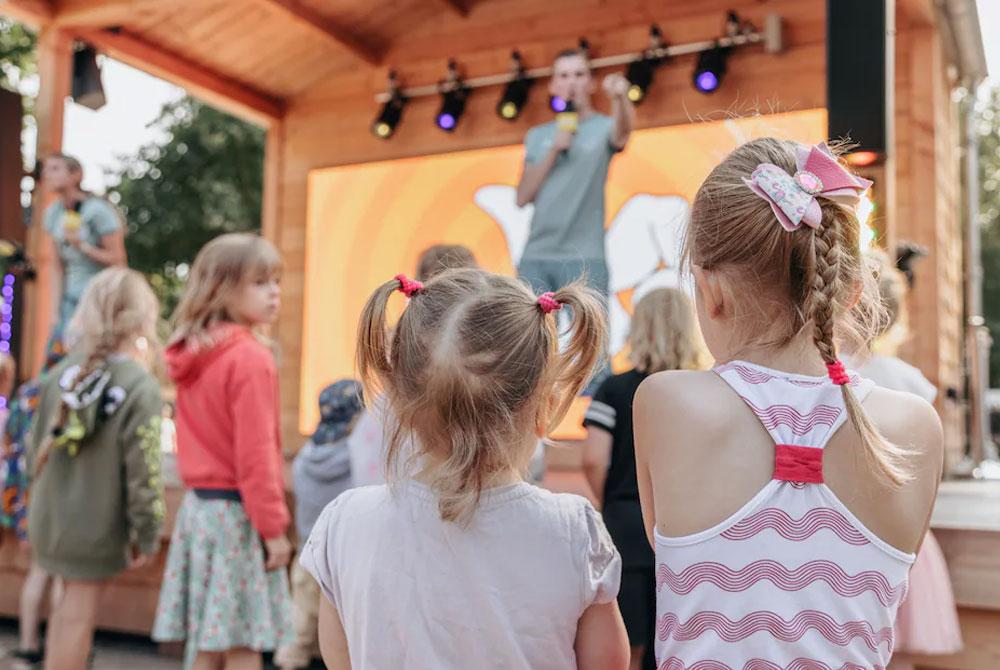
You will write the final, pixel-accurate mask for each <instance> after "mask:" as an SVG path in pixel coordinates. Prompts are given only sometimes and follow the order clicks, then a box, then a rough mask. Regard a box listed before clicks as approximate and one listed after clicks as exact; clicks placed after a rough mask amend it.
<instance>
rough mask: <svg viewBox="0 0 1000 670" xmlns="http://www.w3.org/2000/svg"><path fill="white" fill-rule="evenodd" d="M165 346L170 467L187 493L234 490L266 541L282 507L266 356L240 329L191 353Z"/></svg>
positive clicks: (281, 525) (280, 522)
mask: <svg viewBox="0 0 1000 670" xmlns="http://www.w3.org/2000/svg"><path fill="white" fill-rule="evenodd" d="M185 344H186V343H185V342H178V343H176V344H174V345H172V346H171V347H170V348H169V349H167V356H166V358H167V366H168V368H169V371H170V377H171V379H173V380H174V383H175V384H176V385H177V467H178V469H179V471H180V475H181V479H183V480H184V485H185V486H187V487H188V488H205V489H230V490H239V492H240V495H241V497H242V498H243V508H244V509H245V510H246V513H247V516H248V517H250V522H251V523H252V524H253V526H254V528H256V529H257V531H258V532H259V533H260V534H261V535H262V536H263V537H264V538H265V539H272V538H275V537H278V536H279V535H283V534H284V533H285V531H286V529H287V528H288V522H289V514H288V508H287V507H286V505H285V490H284V480H283V475H282V471H283V469H282V457H281V438H280V436H279V432H278V431H279V429H278V374H277V367H276V366H275V363H274V356H273V355H272V354H271V352H270V351H269V350H268V349H267V347H265V346H264V345H263V344H261V343H260V342H259V341H257V338H256V337H254V335H253V333H251V332H250V330H249V329H247V328H244V327H241V326H231V327H227V328H226V329H225V330H220V342H219V343H218V344H216V345H215V346H213V347H210V348H207V349H200V350H197V351H192V350H190V349H188V348H187V347H186V346H185Z"/></svg>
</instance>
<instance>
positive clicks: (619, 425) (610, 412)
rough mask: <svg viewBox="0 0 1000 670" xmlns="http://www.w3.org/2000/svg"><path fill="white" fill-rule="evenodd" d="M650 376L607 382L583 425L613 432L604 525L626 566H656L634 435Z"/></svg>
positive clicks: (636, 374) (636, 375) (631, 372)
mask: <svg viewBox="0 0 1000 670" xmlns="http://www.w3.org/2000/svg"><path fill="white" fill-rule="evenodd" d="M647 376H648V375H646V374H645V373H643V372H639V371H637V370H629V371H628V372H624V373H622V374H620V375H612V376H611V377H608V378H607V379H605V380H604V383H602V384H601V385H600V387H598V389H597V393H595V394H594V397H593V399H592V400H591V403H590V407H588V408H587V413H586V414H585V415H584V419H583V425H584V426H587V427H588V428H589V427H596V428H600V429H601V430H605V431H607V432H608V433H611V462H610V464H609V466H608V477H607V479H606V480H605V482H604V503H603V507H602V512H603V514H604V522H605V525H606V526H607V527H608V531H609V532H610V533H611V538H612V539H613V540H614V542H615V545H616V546H617V547H618V551H619V552H621V555H622V561H623V564H624V567H626V568H629V567H641V566H646V565H647V564H648V565H652V563H653V552H652V550H651V549H650V548H649V542H648V540H647V539H646V531H645V529H644V527H643V524H642V510H641V508H640V506H639V483H638V481H636V474H635V443H634V441H633V434H632V399H633V398H634V396H635V392H636V390H637V389H638V388H639V384H641V383H642V380H644V379H645V378H646V377H647Z"/></svg>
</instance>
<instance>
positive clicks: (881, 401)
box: [634, 138, 942, 670]
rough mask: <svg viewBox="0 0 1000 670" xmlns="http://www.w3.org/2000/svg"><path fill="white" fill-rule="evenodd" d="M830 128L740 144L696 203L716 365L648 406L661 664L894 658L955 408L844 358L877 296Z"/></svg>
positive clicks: (694, 218) (642, 457)
mask: <svg viewBox="0 0 1000 670" xmlns="http://www.w3.org/2000/svg"><path fill="white" fill-rule="evenodd" d="M869 186H870V182H868V181H867V180H864V179H861V178H859V177H856V176H855V175H853V174H851V173H850V172H849V171H848V170H846V169H845V168H844V167H843V166H842V164H841V163H840V162H839V161H838V159H837V158H836V157H835V155H834V153H833V152H832V151H831V150H830V148H829V147H828V146H827V145H826V144H819V145H817V146H813V147H809V146H803V145H800V144H796V143H793V142H787V141H782V140H777V139H772V138H764V139H758V140H754V141H751V142H748V143H747V144H744V145H743V146H741V147H739V148H738V149H736V150H735V151H734V152H733V153H731V154H730V155H729V156H728V157H726V158H725V160H723V162H722V163H721V164H720V165H718V166H717V167H716V168H715V169H714V170H712V172H711V173H710V174H709V176H708V178H707V179H706V180H705V182H704V183H703V184H702V186H701V188H700V189H699V191H698V193H697V195H696V197H695V200H694V203H693V205H692V209H691V222H690V227H689V229H688V231H687V234H686V254H685V255H686V259H687V261H688V263H689V265H690V267H691V270H692V271H693V275H694V280H695V284H696V302H697V312H698V319H699V322H700V324H701V329H702V332H703V334H704V336H705V341H706V344H707V345H708V347H709V349H710V350H711V352H712V354H713V355H714V357H715V359H716V361H717V362H718V365H717V366H716V367H715V368H714V370H712V371H708V372H701V371H686V370H679V371H670V372H662V373H659V374H656V375H652V376H650V377H649V378H648V379H646V380H645V381H644V382H643V384H642V385H641V386H640V388H639V390H638V392H637V394H636V397H635V406H634V415H635V442H636V460H637V472H638V480H639V493H640V497H641V499H642V506H643V515H644V517H645V523H646V529H647V533H648V535H649V539H650V543H651V544H652V545H653V547H654V550H655V555H656V563H655V578H656V589H657V619H656V640H655V649H656V652H657V664H658V667H661V668H670V669H671V670H683V669H685V668H691V667H692V666H698V667H701V665H703V664H704V665H711V667H732V668H743V667H751V666H752V667H754V668H758V667H759V668H770V669H776V668H780V669H782V670H784V669H786V668H802V667H810V668H813V667H815V668H834V669H841V670H843V669H847V668H850V669H857V668H884V667H885V666H886V665H887V664H888V662H889V659H890V657H891V656H892V650H893V646H894V642H895V640H894V635H895V633H894V630H893V622H894V620H895V617H896V612H897V608H898V607H899V603H900V601H901V600H902V598H903V597H904V596H905V594H906V591H907V579H908V573H909V570H910V566H911V565H912V564H913V561H914V556H915V553H916V551H917V550H918V549H919V547H920V544H921V542H922V540H923V537H924V534H925V532H926V530H927V526H928V521H929V518H930V512H931V507H932V505H933V501H934V497H935V495H936V491H937V485H938V480H939V475H940V472H941V464H942V434H941V424H940V422H939V421H938V418H937V415H936V413H935V412H934V409H933V408H932V407H931V406H930V405H929V404H928V403H927V402H926V401H925V400H923V399H921V398H918V397H916V396H913V395H910V394H906V393H900V392H896V391H890V390H888V389H883V388H877V387H875V384H874V383H872V382H871V381H868V380H866V379H863V378H862V377H860V376H859V375H857V374H854V373H852V372H850V371H848V370H846V369H845V367H844V364H843V363H842V362H841V360H840V353H839V351H840V347H839V345H840V344H842V343H850V350H856V349H858V348H860V347H861V346H864V343H865V341H866V340H868V339H870V337H871V336H872V335H873V334H874V333H873V331H874V329H875V326H876V325H877V322H878V319H877V318H875V317H877V316H878V315H877V314H876V313H875V312H876V309H877V307H878V306H879V305H880V303H879V301H878V299H877V294H876V293H875V289H876V287H875V286H874V283H875V282H874V279H875V278H874V276H873V275H872V273H871V272H870V271H868V269H867V268H866V266H865V263H864V261H863V258H862V254H861V249H860V245H859V228H860V226H859V223H858V219H857V215H856V213H855V208H856V206H857V204H858V202H859V199H860V197H861V195H862V194H863V193H864V191H865V190H867V188H868V187H869Z"/></svg>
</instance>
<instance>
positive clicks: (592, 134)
mask: <svg viewBox="0 0 1000 670" xmlns="http://www.w3.org/2000/svg"><path fill="white" fill-rule="evenodd" d="M613 130H614V121H613V120H612V119H611V117H610V116H606V115H604V114H596V113H595V114H591V115H590V116H588V117H587V118H586V119H584V120H583V121H581V122H580V125H579V126H578V128H577V131H576V136H575V137H574V138H573V144H572V146H571V147H570V148H569V151H567V152H565V153H563V154H561V155H560V156H559V157H558V158H557V159H556V163H555V166H554V167H553V168H552V171H551V172H550V173H549V175H548V177H547V178H546V179H545V181H544V183H543V184H542V188H541V190H539V191H538V195H537V196H536V198H535V213H534V216H533V217H532V219H531V232H530V233H529V235H528V244H527V246H526V247H525V249H524V255H523V256H522V258H524V259H535V258H567V257H569V258H581V259H597V258H600V259H603V258H604V184H605V182H606V181H607V178H608V166H609V165H610V164H611V157H612V156H614V154H615V153H616V152H617V151H618V150H617V149H615V147H613V146H611V134H612V132H613ZM555 134H556V122H555V121H551V122H549V123H545V124H542V125H540V126H535V127H534V128H532V129H531V130H529V131H528V134H527V136H526V137H525V138H524V148H525V156H524V158H525V162H526V163H527V164H529V165H531V164H534V163H537V162H539V161H540V160H542V159H543V158H544V157H545V155H546V154H547V153H548V151H549V148H550V147H551V146H552V140H553V138H554V137H555Z"/></svg>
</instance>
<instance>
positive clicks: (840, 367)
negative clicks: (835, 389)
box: [826, 361, 851, 386]
mask: <svg viewBox="0 0 1000 670" xmlns="http://www.w3.org/2000/svg"><path fill="white" fill-rule="evenodd" d="M826 371H827V374H829V375H830V379H831V380H832V381H833V383H834V384H836V385H837V386H843V385H844V384H850V383H851V376H850V375H849V374H847V370H846V369H845V368H844V363H843V362H842V361H834V362H833V363H827V364H826Z"/></svg>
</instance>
